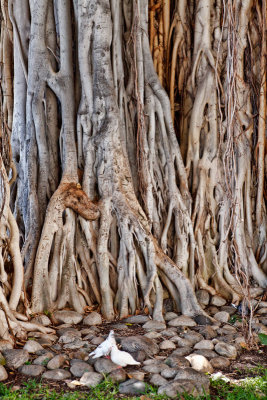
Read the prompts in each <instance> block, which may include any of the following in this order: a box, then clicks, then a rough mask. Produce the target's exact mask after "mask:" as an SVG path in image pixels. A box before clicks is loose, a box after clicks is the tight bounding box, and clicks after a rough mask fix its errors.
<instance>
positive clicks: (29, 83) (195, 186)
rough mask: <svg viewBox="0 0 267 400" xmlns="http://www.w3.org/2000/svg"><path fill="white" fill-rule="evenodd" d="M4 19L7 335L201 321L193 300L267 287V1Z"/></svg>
mask: <svg viewBox="0 0 267 400" xmlns="http://www.w3.org/2000/svg"><path fill="white" fill-rule="evenodd" d="M1 12H2V16H3V18H2V21H1V57H2V60H3V61H2V64H1V68H2V76H3V79H2V80H1V90H2V92H1V112H2V125H1V140H2V142H1V151H2V153H1V154H2V158H1V160H0V161H1V162H0V164H1V193H2V198H1V205H0V206H1V251H2V253H1V258H0V266H1V276H2V278H1V282H2V286H1V290H2V292H1V293H0V301H1V298H2V301H1V305H2V308H3V310H4V314H5V315H6V317H5V318H6V321H7V322H6V323H7V324H8V323H9V321H11V320H12V318H13V320H14V324H19V326H22V325H23V324H22V323H21V322H18V316H17V311H21V313H24V314H25V312H26V315H29V313H30V312H33V313H36V312H43V311H45V310H53V309H57V308H59V309H61V308H64V307H66V306H69V307H71V308H73V309H75V310H77V311H79V312H83V311H84V308H85V307H86V306H92V305H93V304H99V305H100V306H101V311H102V314H103V316H104V317H105V318H107V319H112V318H114V315H115V313H117V312H118V313H119V316H120V317H121V318H122V317H125V316H127V315H128V314H129V313H135V312H136V310H138V309H140V308H144V307H147V308H148V310H149V312H150V313H151V314H153V318H154V319H157V320H162V318H163V300H164V299H165V298H167V297H168V296H170V297H171V298H172V299H173V301H174V304H175V307H176V308H177V309H178V310H180V311H181V312H182V313H184V314H186V315H189V316H196V315H200V314H204V311H203V310H202V308H201V307H200V306H199V304H198V302H197V300H196V297H195V289H196V288H205V289H207V290H208V291H209V292H210V293H211V294H215V293H219V294H221V295H222V296H224V297H226V298H227V299H229V300H231V301H233V302H236V303H238V302H239V300H240V299H241V298H242V297H243V296H244V295H246V296H247V295H248V294H250V295H252V294H255V293H256V291H257V287H266V286H267V277H266V272H267V244H266V207H265V196H264V172H265V168H266V162H265V156H266V151H265V129H266V33H265V31H266V1H265V0H262V1H261V2H257V1H255V2H254V1H252V0H246V1H240V0H236V1H230V0H229V1H222V0H218V1H217V0H216V1H211V0H198V1H189V2H186V1H185V0H179V1H178V0H162V1H158V2H154V1H149V2H148V1H144V0H131V1H130V0H97V1H96V0H94V1H92V0H73V1H71V0H58V1H48V0H38V1H37V0H36V1H29V0H2V1H1ZM148 16H149V20H148ZM12 48H13V52H12V51H11V49H12ZM191 49H193V50H191ZM12 82H13V86H12ZM164 87H165V89H166V91H165V90H164ZM11 132H12V133H11ZM11 149H12V154H11ZM180 149H181V150H180ZM8 177H9V179H10V182H8ZM9 187H10V190H9ZM9 191H10V195H9ZM9 197H10V201H9ZM2 227H3V229H2ZM23 266H24V268H23ZM253 287H255V290H254V291H253V289H252V288H253ZM27 299H28V300H27ZM21 318H22V319H23V316H21ZM27 323H28V322H26V325H27ZM21 324H22V325H21ZM28 324H29V323H28ZM24 325H25V323H24ZM0 335H1V331H0Z"/></svg>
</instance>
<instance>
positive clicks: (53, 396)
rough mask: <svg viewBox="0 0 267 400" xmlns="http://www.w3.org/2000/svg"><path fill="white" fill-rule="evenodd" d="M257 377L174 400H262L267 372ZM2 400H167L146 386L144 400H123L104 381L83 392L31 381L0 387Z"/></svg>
mask: <svg viewBox="0 0 267 400" xmlns="http://www.w3.org/2000/svg"><path fill="white" fill-rule="evenodd" d="M257 372H258V373H259V376H257V377H253V378H246V379H245V380H242V381H239V383H238V384H235V385H232V384H229V383H227V382H224V381H223V380H213V381H211V394H210V395H205V396H201V397H198V398H196V397H193V396H190V395H188V394H184V395H183V396H180V397H179V396H177V400H178V399H181V400H196V399H198V400H263V399H265V398H267V370H266V369H264V368H262V367H261V368H258V370H257ZM0 399H1V400H117V399H123V400H128V399H131V400H150V399H151V400H165V399H167V397H166V396H160V395H157V389H155V388H153V387H152V386H150V385H147V393H146V394H145V397H143V398H142V397H126V396H124V395H119V390H118V385H116V384H113V383H111V382H110V381H108V380H107V379H105V380H104V381H103V382H102V383H101V384H99V385H98V386H97V387H95V388H93V389H90V390H89V389H88V391H86V392H84V391H83V392H82V391H80V392H79V390H77V391H75V392H74V391H67V392H66V391H61V392H58V391H56V390H54V389H52V388H51V387H49V386H48V385H46V384H42V383H41V382H36V381H35V380H30V381H28V382H27V383H26V382H25V383H23V384H22V385H21V388H20V389H19V390H16V391H12V387H8V385H5V384H3V383H0Z"/></svg>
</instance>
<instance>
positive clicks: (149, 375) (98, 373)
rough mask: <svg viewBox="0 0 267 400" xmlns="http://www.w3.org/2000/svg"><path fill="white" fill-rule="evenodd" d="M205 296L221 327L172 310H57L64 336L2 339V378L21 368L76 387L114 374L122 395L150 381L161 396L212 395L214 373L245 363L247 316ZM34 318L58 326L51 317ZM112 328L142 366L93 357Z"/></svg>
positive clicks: (263, 312)
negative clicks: (156, 314)
mask: <svg viewBox="0 0 267 400" xmlns="http://www.w3.org/2000/svg"><path fill="white" fill-rule="evenodd" d="M197 296H198V299H199V301H200V302H201V303H202V305H203V307H206V311H207V313H208V314H209V315H211V316H212V317H213V318H214V320H215V323H214V324H213V325H210V322H209V321H208V320H207V318H201V317H198V318H195V319H193V318H189V317H186V316H182V315H178V313H175V312H172V311H168V312H166V313H165V316H164V317H165V323H163V322H157V321H153V320H151V319H150V318H149V317H148V316H147V315H135V316H131V317H129V318H127V319H125V320H123V321H118V322H113V323H106V322H105V321H102V319H101V316H100V315H99V314H98V313H97V312H95V311H93V312H91V313H90V314H88V315H86V316H85V317H84V316H82V315H81V314H79V313H77V312H74V311H67V310H64V311H57V312H55V313H54V314H53V321H55V320H57V322H58V325H56V326H54V328H55V330H56V334H42V333H40V332H29V334H28V340H27V341H26V343H25V345H24V346H23V347H22V348H20V349H18V348H16V349H13V348H12V346H11V345H10V343H9V342H6V341H3V340H2V341H0V351H1V353H0V364H1V365H0V380H1V381H5V380H7V379H8V373H9V372H10V371H12V370H13V371H14V370H16V371H17V372H18V373H19V374H23V375H27V376H29V377H33V378H34V377H35V378H36V377H38V378H40V377H42V378H44V379H48V380H53V381H63V382H65V383H67V385H68V386H69V388H71V389H73V388H75V389H76V390H77V388H79V386H87V387H92V386H96V385H97V384H99V383H100V382H101V381H102V380H103V379H104V376H108V377H109V378H110V379H111V380H112V381H113V382H118V383H120V385H119V391H120V393H122V394H128V395H136V394H140V393H144V391H145V389H146V385H145V382H149V383H150V384H152V385H154V386H157V387H158V393H159V394H166V395H168V396H170V397H175V396H176V395H177V392H179V393H181V392H184V391H186V392H190V393H193V394H201V393H203V390H204V391H205V392H206V393H208V391H209V384H210V379H209V378H210V376H209V374H214V373H217V372H218V371H224V370H228V369H229V367H230V366H231V367H235V366H236V368H240V363H237V361H236V359H237V358H238V356H239V354H240V353H241V352H242V351H244V348H245V347H246V344H245V338H244V336H243V334H242V323H241V322H240V320H239V319H240V318H237V320H236V321H235V323H233V324H230V323H229V320H230V318H231V316H232V315H236V313H237V311H236V309H235V308H234V307H232V306H229V305H226V302H225V300H224V299H223V298H221V297H219V296H213V297H211V299H210V296H209V294H208V293H207V292H206V291H205V290H200V291H198V293H197ZM254 305H255V306H256V305H257V310H256V312H255V316H254V317H253V322H252V327H253V330H254V335H255V338H257V337H258V333H264V334H267V328H266V325H267V302H256V301H255V303H254ZM33 321H34V322H38V323H41V324H42V325H44V326H52V323H51V320H50V319H49V318H48V317H47V316H46V315H40V316H38V317H36V318H34V320H33ZM110 329H114V331H115V337H116V340H117V343H118V344H119V345H120V348H121V349H122V350H124V351H128V352H129V353H131V354H132V356H133V357H134V358H135V359H136V360H137V361H140V362H141V365H140V366H138V367H135V366H134V367H133V366H128V367H127V368H121V369H118V366H117V365H115V364H113V363H112V362H111V361H110V360H109V359H105V358H99V359H92V358H90V357H89V353H90V352H91V351H93V350H94V349H95V348H96V347H97V346H98V345H99V344H100V343H101V342H102V341H103V340H104V339H105V338H106V336H107V334H108V332H109V330H110ZM242 349H243V350H242ZM249 366H250V367H251V366H252V367H253V366H254V365H253V364H252V365H249V364H248V367H249ZM207 373H208V374H207Z"/></svg>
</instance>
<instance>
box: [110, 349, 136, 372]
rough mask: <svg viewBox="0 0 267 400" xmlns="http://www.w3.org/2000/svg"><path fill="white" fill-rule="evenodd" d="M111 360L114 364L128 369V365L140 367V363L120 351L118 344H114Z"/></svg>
mask: <svg viewBox="0 0 267 400" xmlns="http://www.w3.org/2000/svg"><path fill="white" fill-rule="evenodd" d="M110 359H111V361H112V362H114V364H117V365H119V366H121V367H126V365H140V362H138V361H135V359H134V358H133V357H132V356H131V354H129V353H127V352H126V351H121V350H119V349H118V347H117V346H116V344H113V345H112V347H111V353H110Z"/></svg>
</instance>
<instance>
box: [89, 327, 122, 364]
mask: <svg viewBox="0 0 267 400" xmlns="http://www.w3.org/2000/svg"><path fill="white" fill-rule="evenodd" d="M113 345H115V346H116V340H115V336H114V331H110V332H109V335H108V337H107V339H106V340H105V341H104V342H102V343H101V344H100V345H99V346H98V347H97V348H96V349H95V350H94V351H92V353H90V354H89V356H93V358H99V357H103V356H107V355H108V354H109V353H110V351H111V347H112V346H113Z"/></svg>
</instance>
